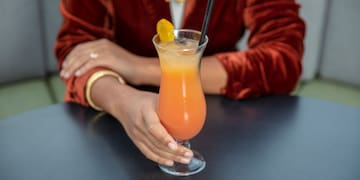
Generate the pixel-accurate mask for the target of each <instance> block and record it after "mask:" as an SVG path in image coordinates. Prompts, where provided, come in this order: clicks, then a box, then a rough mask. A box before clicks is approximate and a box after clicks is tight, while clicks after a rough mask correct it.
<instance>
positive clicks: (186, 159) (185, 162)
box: [180, 158, 191, 164]
mask: <svg viewBox="0 0 360 180" xmlns="http://www.w3.org/2000/svg"><path fill="white" fill-rule="evenodd" d="M190 160H191V159H188V158H181V159H180V162H181V163H184V164H189V163H190Z"/></svg>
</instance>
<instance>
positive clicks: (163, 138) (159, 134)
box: [145, 111, 193, 158]
mask: <svg viewBox="0 0 360 180" xmlns="http://www.w3.org/2000/svg"><path fill="white" fill-rule="evenodd" d="M145 123H146V126H147V129H148V131H149V133H150V135H151V136H153V137H154V138H155V139H157V140H158V141H159V140H160V142H161V143H162V144H163V145H167V147H168V148H170V150H172V153H174V154H176V155H177V156H181V157H184V158H191V157H192V156H193V152H192V151H191V150H190V149H188V148H186V147H184V146H179V145H177V143H176V142H175V140H174V139H173V138H172V137H171V136H170V135H169V133H168V132H167V131H166V129H165V128H164V127H163V126H162V124H161V123H160V120H159V118H158V115H157V114H156V112H154V111H147V112H145Z"/></svg>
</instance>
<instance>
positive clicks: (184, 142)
mask: <svg viewBox="0 0 360 180" xmlns="http://www.w3.org/2000/svg"><path fill="white" fill-rule="evenodd" d="M176 142H177V143H178V144H180V145H182V146H184V147H186V148H188V149H191V146H190V141H188V140H176Z"/></svg>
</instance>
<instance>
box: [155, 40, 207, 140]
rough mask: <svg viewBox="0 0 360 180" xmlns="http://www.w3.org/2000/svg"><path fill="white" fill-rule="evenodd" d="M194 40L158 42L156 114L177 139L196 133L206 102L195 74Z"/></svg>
mask: <svg viewBox="0 0 360 180" xmlns="http://www.w3.org/2000/svg"><path fill="white" fill-rule="evenodd" d="M197 43H198V41H195V40H191V39H187V40H185V42H182V43H181V44H180V43H176V42H170V43H164V44H160V46H161V48H162V49H163V51H161V52H159V58H160V65H161V83H160V94H159V110H158V112H159V117H160V120H161V122H162V124H163V125H164V127H165V128H166V129H167V130H168V132H169V133H170V134H171V135H172V136H173V137H174V138H175V139H177V140H181V141H184V140H188V139H191V138H193V137H194V136H195V135H197V134H198V133H199V132H200V130H201V128H202V126H203V124H204V121H205V115H206V103H205V98H204V94H203V90H202V87H201V82H200V77H199V60H200V56H201V54H200V53H196V52H195V51H196V49H197Z"/></svg>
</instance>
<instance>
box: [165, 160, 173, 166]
mask: <svg viewBox="0 0 360 180" xmlns="http://www.w3.org/2000/svg"><path fill="white" fill-rule="evenodd" d="M165 165H167V166H173V165H174V162H173V161H170V160H169V161H166V162H165Z"/></svg>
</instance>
